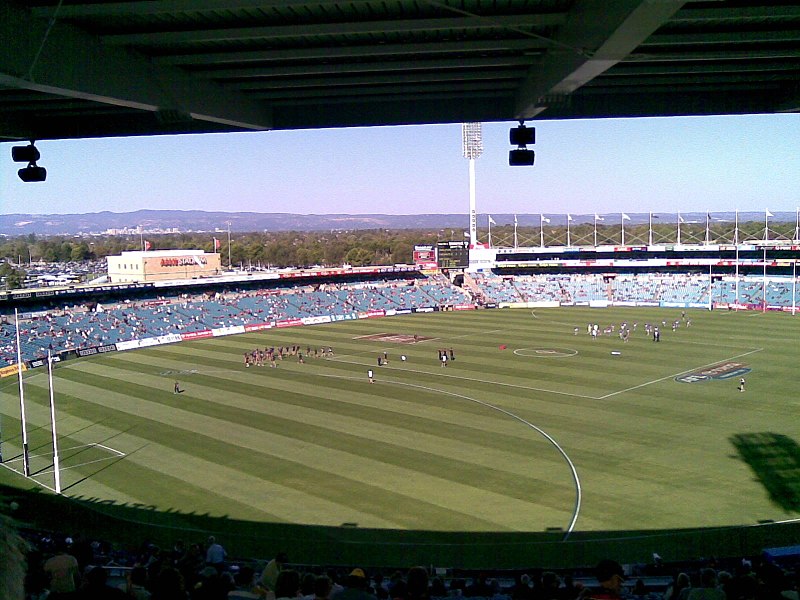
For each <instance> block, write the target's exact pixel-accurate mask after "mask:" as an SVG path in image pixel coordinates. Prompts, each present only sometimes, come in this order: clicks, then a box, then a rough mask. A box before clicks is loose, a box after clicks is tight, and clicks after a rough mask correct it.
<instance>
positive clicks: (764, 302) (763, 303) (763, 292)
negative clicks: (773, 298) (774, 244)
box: [761, 246, 767, 313]
mask: <svg viewBox="0 0 800 600" xmlns="http://www.w3.org/2000/svg"><path fill="white" fill-rule="evenodd" d="M761 312H762V313H765V312H767V247H766V246H764V284H763V285H762V289H761Z"/></svg>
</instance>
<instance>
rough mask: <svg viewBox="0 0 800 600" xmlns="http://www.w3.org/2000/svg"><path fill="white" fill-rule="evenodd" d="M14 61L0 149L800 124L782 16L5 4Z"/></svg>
mask: <svg viewBox="0 0 800 600" xmlns="http://www.w3.org/2000/svg"><path fill="white" fill-rule="evenodd" d="M0 45H2V47H3V48H5V50H4V51H3V52H2V53H0V107H2V109H1V110H0V141H9V140H24V139H30V138H36V139H56V138H82V137H100V136H128V135H154V134H167V133H188V132H213V131H243V130H268V129H299V128H331V127H349V126H369V125H392V124H412V123H458V122H468V121H511V120H517V119H523V118H524V119H530V118H534V117H535V118H539V119H576V118H598V117H637V116H662V115H663V116H666V115H709V114H739V113H775V112H782V111H798V110H800V84H799V83H798V82H799V81H800V4H797V3H789V2H779V1H777V0H774V1H773V2H747V1H737V0H731V1H708V2H681V1H675V0H613V1H608V0H347V1H344V0H140V1H127V2H126V1H119V2H94V1H85V2H76V1H74V0H62V1H61V2H59V1H57V0H29V1H12V0H0ZM665 143H668V140H665Z"/></svg>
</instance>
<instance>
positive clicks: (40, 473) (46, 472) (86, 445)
mask: <svg viewBox="0 0 800 600" xmlns="http://www.w3.org/2000/svg"><path fill="white" fill-rule="evenodd" d="M89 447H96V448H102V449H103V450H106V451H108V452H113V453H114V454H116V457H114V456H109V457H107V458H98V459H95V460H90V461H87V462H82V463H78V464H77V465H72V466H70V467H61V471H68V470H69V469H77V468H80V467H85V466H86V465H91V464H94V463H98V462H103V461H106V460H114V458H124V457H125V456H127V454H125V453H124V452H122V451H120V450H117V449H115V448H111V447H110V446H105V445H103V444H96V443H91V444H81V445H79V446H71V447H69V448H64V449H62V450H61V452H62V453H64V452H69V451H70V450H78V449H79V448H89ZM40 456H49V455H48V454H36V455H34V456H31V458H37V457H40ZM20 460H22V458H12V459H10V460H6V461H3V462H2V463H0V466H3V467H5V468H6V469H8V470H9V471H11V472H12V473H16V474H17V475H20V476H21V477H25V475H24V474H23V472H22V471H18V470H17V469H14V468H13V467H10V466H9V464H8V463H13V462H19V461H20ZM53 472H54V470H53V469H47V470H45V471H40V472H39V473H37V474H36V475H35V476H34V475H31V476H29V477H25V479H29V480H31V481H33V482H34V483H36V484H37V485H39V486H41V487H43V488H45V489H47V490H50V491H51V492H54V493H57V492H56V490H55V488H53V487H50V486H49V485H47V484H46V483H42V482H41V481H39V480H38V479H36V477H38V476H40V475H49V474H50V473H53Z"/></svg>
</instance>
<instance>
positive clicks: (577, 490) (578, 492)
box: [317, 369, 583, 541]
mask: <svg viewBox="0 0 800 600" xmlns="http://www.w3.org/2000/svg"><path fill="white" fill-rule="evenodd" d="M401 370H406V371H407V370H409V369H401ZM317 375H319V376H321V377H332V378H334V379H355V380H363V378H362V377H354V376H352V375H328V374H323V373H317ZM381 383H388V384H392V385H403V386H408V387H413V388H419V389H422V390H428V391H430V392H434V393H437V394H444V395H447V396H455V397H456V398H461V399H463V400H468V401H470V402H474V403H475V404H480V405H481V406H484V407H486V408H489V409H492V410H496V411H497V412H500V413H502V414H504V415H506V416H508V417H511V418H512V419H515V420H517V421H519V422H520V423H522V424H524V425H526V426H527V427H530V428H531V429H533V430H535V431H537V432H538V433H539V434H540V435H542V436H543V437H544V438H545V439H547V441H548V442H550V443H551V444H552V445H553V447H555V449H556V450H558V452H559V454H561V456H562V457H563V458H564V460H565V461H566V462H567V465H569V469H570V472H571V474H572V480H573V482H574V483H575V508H574V509H573V512H572V518H571V519H570V522H569V525H568V526H567V531H566V532H565V534H564V539H563V540H562V541H567V539H568V538H569V535H570V534H571V533H572V531H573V529H575V523H576V522H577V521H578V515H579V513H580V510H581V500H582V498H583V491H582V488H581V481H580V478H579V477H578V470H577V469H576V468H575V463H573V462H572V459H570V457H569V455H568V454H567V452H566V451H565V450H564V448H562V447H561V446H560V445H559V443H558V442H557V441H556V440H555V438H553V436H551V435H550V434H549V433H547V432H546V431H545V430H544V429H542V428H541V427H537V426H536V425H534V424H533V423H531V422H530V421H527V420H525V419H523V418H522V417H520V416H519V415H517V414H514V413H512V412H511V411H509V410H506V409H504V408H501V407H499V406H495V405H494V404H490V403H488V402H484V401H483V400H478V399H477V398H471V397H469V396H465V395H464V394H458V393H456V392H449V391H446V390H439V389H436V388H432V387H428V386H425V385H419V384H416V383H408V382H405V381H394V380H391V379H383V380H381Z"/></svg>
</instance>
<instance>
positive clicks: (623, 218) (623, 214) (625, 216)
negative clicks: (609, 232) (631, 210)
mask: <svg viewBox="0 0 800 600" xmlns="http://www.w3.org/2000/svg"><path fill="white" fill-rule="evenodd" d="M622 220H623V221H630V220H631V218H630V217H629V216H628V215H626V214H625V213H622Z"/></svg>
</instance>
